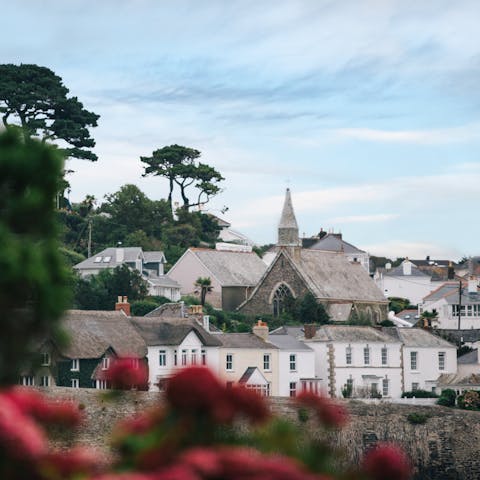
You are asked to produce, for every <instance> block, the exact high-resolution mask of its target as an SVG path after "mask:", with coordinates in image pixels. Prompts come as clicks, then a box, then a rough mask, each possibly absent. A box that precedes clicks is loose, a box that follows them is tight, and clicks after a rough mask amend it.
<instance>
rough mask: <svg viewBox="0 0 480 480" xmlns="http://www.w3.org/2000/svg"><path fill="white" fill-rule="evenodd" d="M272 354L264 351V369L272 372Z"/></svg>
mask: <svg viewBox="0 0 480 480" xmlns="http://www.w3.org/2000/svg"><path fill="white" fill-rule="evenodd" d="M270 359H271V357H270V354H269V353H264V354H263V370H264V371H265V372H270V371H271V368H272V366H271V362H270Z"/></svg>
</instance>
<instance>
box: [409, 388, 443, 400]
mask: <svg viewBox="0 0 480 480" xmlns="http://www.w3.org/2000/svg"><path fill="white" fill-rule="evenodd" d="M402 398H438V395H437V394H436V393H435V392H429V391H428V390H414V391H412V392H404V393H402Z"/></svg>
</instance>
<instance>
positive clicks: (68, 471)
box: [39, 447, 104, 478]
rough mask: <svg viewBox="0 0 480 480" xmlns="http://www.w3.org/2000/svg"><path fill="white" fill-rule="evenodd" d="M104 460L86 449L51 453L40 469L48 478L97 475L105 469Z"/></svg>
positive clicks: (79, 448) (42, 462)
mask: <svg viewBox="0 0 480 480" xmlns="http://www.w3.org/2000/svg"><path fill="white" fill-rule="evenodd" d="M103 463H104V462H103V460H102V458H101V457H100V456H99V454H98V453H97V452H95V451H94V450H91V449H88V448H85V447H74V448H72V449H71V450H66V451H59V452H50V453H48V454H46V455H45V456H44V457H43V458H42V459H41V461H40V464H39V468H40V471H41V472H43V474H44V475H46V476H47V478H70V477H72V476H73V475H75V476H79V475H82V476H84V475H87V474H92V473H96V472H98V471H99V470H101V469H102V468H103Z"/></svg>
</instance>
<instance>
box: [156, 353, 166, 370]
mask: <svg viewBox="0 0 480 480" xmlns="http://www.w3.org/2000/svg"><path fill="white" fill-rule="evenodd" d="M158 366H159V367H166V366H167V351H166V350H159V351H158Z"/></svg>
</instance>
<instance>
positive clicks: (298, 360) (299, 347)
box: [268, 327, 321, 397]
mask: <svg viewBox="0 0 480 480" xmlns="http://www.w3.org/2000/svg"><path fill="white" fill-rule="evenodd" d="M268 341H269V342H270V343H272V344H273V345H275V346H276V347H277V348H278V394H279V395H280V396H281V397H295V396H296V395H297V394H298V393H300V392H303V391H312V392H314V393H320V390H321V384H320V380H321V379H320V378H318V377H316V376H315V352H314V351H313V350H312V349H311V348H310V347H309V346H308V345H306V344H305V343H303V342H301V341H299V340H297V339H296V338H295V337H294V336H292V335H288V333H287V332H286V331H285V330H284V328H283V327H282V328H279V329H277V330H274V331H273V332H271V334H270V335H269V336H268Z"/></svg>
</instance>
